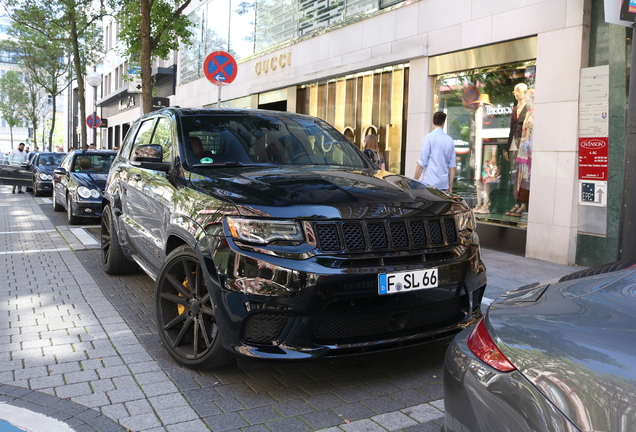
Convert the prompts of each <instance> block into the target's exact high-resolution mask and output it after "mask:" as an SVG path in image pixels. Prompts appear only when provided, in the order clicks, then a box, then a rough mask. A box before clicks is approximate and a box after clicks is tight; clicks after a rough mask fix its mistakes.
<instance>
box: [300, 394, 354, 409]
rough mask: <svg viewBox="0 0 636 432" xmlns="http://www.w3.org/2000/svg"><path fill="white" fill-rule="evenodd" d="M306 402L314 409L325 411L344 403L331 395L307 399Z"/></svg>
mask: <svg viewBox="0 0 636 432" xmlns="http://www.w3.org/2000/svg"><path fill="white" fill-rule="evenodd" d="M304 400H305V402H307V403H308V404H309V405H311V406H312V407H314V408H315V409H317V410H323V409H325V408H333V407H336V406H340V405H342V403H343V402H344V401H343V400H342V399H340V398H339V397H338V396H335V395H333V394H331V393H326V394H320V395H316V396H310V397H306V398H305V399H304Z"/></svg>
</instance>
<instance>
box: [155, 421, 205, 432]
mask: <svg viewBox="0 0 636 432" xmlns="http://www.w3.org/2000/svg"><path fill="white" fill-rule="evenodd" d="M166 429H167V430H168V432H210V428H208V427H207V426H206V424H205V423H204V422H203V421H202V420H194V421H189V422H184V423H179V424H174V425H168V426H167V427H166Z"/></svg>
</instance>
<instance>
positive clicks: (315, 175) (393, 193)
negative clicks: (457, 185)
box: [190, 167, 461, 219]
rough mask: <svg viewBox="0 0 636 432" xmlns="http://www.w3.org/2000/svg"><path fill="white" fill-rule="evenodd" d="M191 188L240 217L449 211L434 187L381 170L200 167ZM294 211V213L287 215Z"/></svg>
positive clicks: (448, 200) (411, 214) (348, 216)
mask: <svg viewBox="0 0 636 432" xmlns="http://www.w3.org/2000/svg"><path fill="white" fill-rule="evenodd" d="M190 181H191V183H192V187H193V188H195V189H198V190H199V191H201V192H204V193H207V194H210V195H213V196H215V197H217V198H219V199H222V200H224V201H230V202H232V203H234V204H235V205H236V206H237V209H238V211H239V213H240V214H243V215H245V216H250V215H253V216H269V217H282V218H284V217H287V216H288V215H289V214H292V213H293V214H294V215H295V216H297V217H309V218H315V219H330V218H342V219H360V218H369V217H399V216H405V217H421V216H431V215H437V214H441V213H446V212H448V211H450V207H451V205H452V204H453V203H455V202H457V201H461V199H459V198H455V199H453V198H451V196H450V195H447V194H445V193H444V192H441V191H439V190H437V189H435V188H428V187H426V186H425V185H424V184H422V183H420V182H418V181H415V180H413V179H410V178H407V177H404V176H401V175H397V174H392V173H389V172H386V171H372V170H368V171H360V170H343V169H329V168H316V167H298V168H296V167H265V168H264V167H258V168H209V169H208V168H204V169H199V170H196V171H193V172H192V173H190ZM292 209H293V212H292V211H291V210H292Z"/></svg>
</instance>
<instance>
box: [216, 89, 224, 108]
mask: <svg viewBox="0 0 636 432" xmlns="http://www.w3.org/2000/svg"><path fill="white" fill-rule="evenodd" d="M218 87H219V99H218V102H217V103H216V107H217V108H221V88H223V87H222V86H218Z"/></svg>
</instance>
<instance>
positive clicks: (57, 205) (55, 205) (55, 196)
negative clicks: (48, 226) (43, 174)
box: [51, 185, 64, 212]
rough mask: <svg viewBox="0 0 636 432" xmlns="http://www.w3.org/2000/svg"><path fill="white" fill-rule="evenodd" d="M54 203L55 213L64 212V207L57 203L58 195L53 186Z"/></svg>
mask: <svg viewBox="0 0 636 432" xmlns="http://www.w3.org/2000/svg"><path fill="white" fill-rule="evenodd" d="M51 200H52V201H53V211H56V212H60V211H62V210H64V207H63V206H62V205H61V204H60V203H58V202H57V194H56V193H55V185H53V197H52V198H51Z"/></svg>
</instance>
